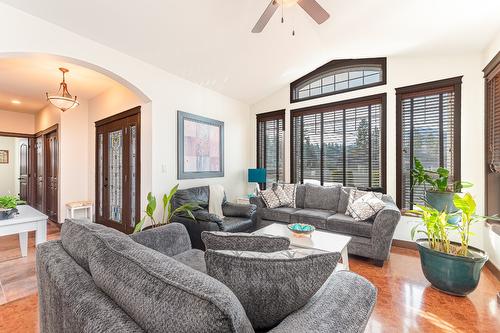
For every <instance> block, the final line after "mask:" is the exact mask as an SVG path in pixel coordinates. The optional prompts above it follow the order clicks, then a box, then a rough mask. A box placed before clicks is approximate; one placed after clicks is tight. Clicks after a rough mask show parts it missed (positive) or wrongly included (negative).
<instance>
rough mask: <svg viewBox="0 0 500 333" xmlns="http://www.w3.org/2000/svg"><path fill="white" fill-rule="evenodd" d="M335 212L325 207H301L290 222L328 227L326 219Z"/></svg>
mask: <svg viewBox="0 0 500 333" xmlns="http://www.w3.org/2000/svg"><path fill="white" fill-rule="evenodd" d="M334 214H335V212H332V211H329V210H324V209H300V210H298V211H296V212H295V213H293V214H292V215H291V216H290V223H307V224H311V225H313V226H315V227H316V228H319V229H325V228H326V219H327V218H329V217H330V216H332V215H334Z"/></svg>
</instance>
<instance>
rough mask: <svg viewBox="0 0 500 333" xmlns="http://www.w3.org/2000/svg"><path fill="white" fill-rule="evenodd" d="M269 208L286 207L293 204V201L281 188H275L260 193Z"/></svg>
mask: <svg viewBox="0 0 500 333" xmlns="http://www.w3.org/2000/svg"><path fill="white" fill-rule="evenodd" d="M260 195H261V197H262V199H263V200H264V203H265V204H266V206H267V208H277V207H286V206H289V205H290V204H291V203H292V199H291V198H290V197H289V196H288V195H287V194H286V193H285V191H284V190H283V188H282V187H281V186H274V187H272V188H270V189H268V190H264V191H261V192H260Z"/></svg>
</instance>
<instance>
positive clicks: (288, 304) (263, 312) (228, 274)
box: [205, 249, 340, 329]
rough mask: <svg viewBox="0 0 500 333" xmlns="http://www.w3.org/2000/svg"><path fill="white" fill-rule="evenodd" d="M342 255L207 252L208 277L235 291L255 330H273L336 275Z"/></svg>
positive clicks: (300, 251)
mask: <svg viewBox="0 0 500 333" xmlns="http://www.w3.org/2000/svg"><path fill="white" fill-rule="evenodd" d="M339 258H340V254H339V253H325V252H319V251H315V250H306V249H294V250H287V251H279V252H272V253H261V252H250V251H214V250H207V252H205V261H206V264H207V274H208V275H210V276H212V277H213V278H215V279H217V280H219V281H221V282H222V283H224V284H225V285H226V286H228V287H229V289H231V291H232V292H233V293H234V294H235V295H236V297H237V298H238V300H239V301H240V302H241V304H242V305H243V308H244V309H245V312H246V313H247V316H248V318H249V319H250V322H251V323H252V326H253V327H254V328H255V329H269V328H271V327H273V326H275V325H277V324H278V323H280V322H281V321H282V320H283V319H284V318H286V317H287V316H288V315H289V314H290V313H292V312H294V311H296V310H298V309H300V308H301V307H303V306H304V305H305V304H306V303H307V302H308V301H309V299H310V298H311V297H312V296H313V295H314V294H315V293H316V292H317V291H318V290H319V288H320V287H321V286H322V285H323V284H324V283H325V281H326V279H327V278H328V277H329V276H330V275H331V274H332V273H333V271H334V269H335V266H336V265H337V262H338V260H339Z"/></svg>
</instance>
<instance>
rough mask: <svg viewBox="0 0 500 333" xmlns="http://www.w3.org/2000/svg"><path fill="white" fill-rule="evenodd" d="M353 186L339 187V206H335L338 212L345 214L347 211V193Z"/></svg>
mask: <svg viewBox="0 0 500 333" xmlns="http://www.w3.org/2000/svg"><path fill="white" fill-rule="evenodd" d="M353 188H354V187H347V186H346V187H342V188H341V189H340V197H339V206H338V208H337V212H338V213H342V214H345V212H346V211H347V206H348V205H349V194H350V193H351V190H352V189H353Z"/></svg>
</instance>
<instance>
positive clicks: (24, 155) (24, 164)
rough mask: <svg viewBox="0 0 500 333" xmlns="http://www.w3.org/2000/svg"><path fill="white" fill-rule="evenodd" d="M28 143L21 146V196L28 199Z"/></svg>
mask: <svg viewBox="0 0 500 333" xmlns="http://www.w3.org/2000/svg"><path fill="white" fill-rule="evenodd" d="M28 178H29V171H28V144H27V143H22V144H21V145H20V146H19V198H20V199H21V200H24V201H28Z"/></svg>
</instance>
